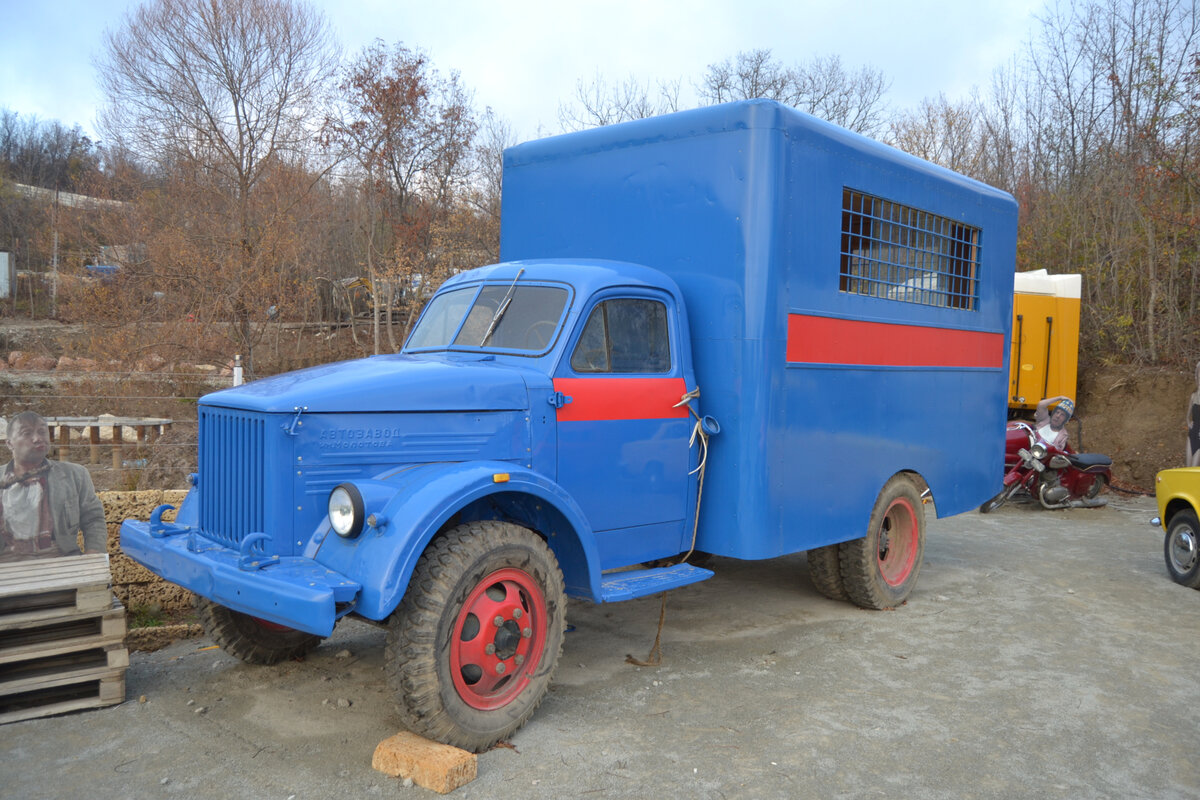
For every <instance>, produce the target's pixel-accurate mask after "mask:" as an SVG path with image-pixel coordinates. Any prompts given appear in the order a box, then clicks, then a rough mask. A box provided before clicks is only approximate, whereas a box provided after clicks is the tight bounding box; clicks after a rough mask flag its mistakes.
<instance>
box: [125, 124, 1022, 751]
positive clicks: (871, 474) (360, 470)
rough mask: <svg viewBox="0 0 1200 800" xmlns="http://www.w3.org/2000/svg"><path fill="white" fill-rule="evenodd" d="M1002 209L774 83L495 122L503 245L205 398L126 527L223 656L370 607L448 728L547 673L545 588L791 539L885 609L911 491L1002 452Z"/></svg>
mask: <svg viewBox="0 0 1200 800" xmlns="http://www.w3.org/2000/svg"><path fill="white" fill-rule="evenodd" d="M1016 219H1017V209H1016V203H1015V202H1014V201H1013V199H1012V198H1011V197H1010V196H1009V195H1007V194H1006V193H1004V192H1001V191H999V190H996V189H993V188H991V187H988V186H986V185H983V184H981V183H978V182H976V181H973V180H971V179H968V178H966V177H964V176H961V175H958V174H956V173H953V172H950V171H948V170H945V169H942V168H940V167H937V166H935V165H932V164H929V163H927V162H924V161H921V160H919V159H917V158H914V157H911V156H908V155H906V154H904V153H901V152H899V151H896V150H894V149H891V148H889V147H886V146H884V145H882V144H879V143H878V142H874V141H871V140H869V139H866V138H864V137H861V136H858V135H856V134H853V133H851V132H848V131H846V130H843V129H841V128H838V127H836V126H834V125H831V124H828V123H826V122H823V121H821V120H818V119H816V118H814V117H812V116H809V115H806V114H804V113H801V112H799V111H796V110H794V109H791V108H788V107H785V106H782V105H779V104H777V103H774V102H770V101H765V100H756V101H747V102H740V103H733V104H727V105H721V106H714V107H709V108H703V109H697V110H693V111H686V112H681V113H677V114H671V115H666V116H662V117H657V118H651V119H645V120H639V121H635V122H629V123H625V124H621V125H614V126H610V127H605V128H598V129H595V130H589V131H583V132H578V133H571V134H566V135H562V136H556V137H551V138H547V139H542V140H538V141H533V142H529V143H526V144H522V145H518V146H516V147H513V148H511V149H509V150H508V151H507V152H506V154H505V164H504V194H503V217H502V226H501V242H500V244H501V258H502V262H501V263H498V264H494V265H491V266H485V267H481V268H478V269H474V270H470V271H466V272H462V273H460V274H458V275H455V276H454V277H452V278H451V279H449V280H448V281H446V283H445V284H443V285H442V286H441V287H440V288H439V289H438V291H437V293H436V294H435V295H434V296H433V297H432V299H431V300H430V301H429V302H428V303H427V305H426V307H425V308H424V310H423V312H422V313H421V315H420V317H419V319H418V322H417V323H416V325H415V326H414V329H413V331H412V333H411V334H410V336H409V338H408V339H407V341H406V343H405V346H404V348H403V350H402V352H400V353H398V354H393V355H382V356H374V357H371V358H366V359H361V360H356V361H349V362H342V363H335V364H327V365H323V366H317V367H313V368H309V369H305V370H300V371H298V372H293V373H289V374H284V375H278V376H275V377H270V378H266V379H263V380H258V381H255V382H252V383H249V384H247V385H244V386H240V387H236V388H232V389H226V390H223V391H218V392H214V393H212V394H209V395H206V396H205V397H203V398H201V400H200V403H199V409H198V416H199V445H198V446H199V454H198V473H197V474H196V475H195V476H194V477H193V486H192V489H191V491H190V492H189V494H188V495H187V498H186V499H185V500H184V501H183V503H182V504H181V506H180V508H179V509H178V513H177V515H176V518H175V520H174V521H173V522H166V521H163V520H162V518H161V515H162V511H163V509H162V508H160V509H158V510H156V511H155V513H154V514H153V515H152V517H151V519H150V520H149V521H148V522H139V521H134V520H126V521H125V522H124V523H123V524H122V527H121V544H122V548H123V549H124V551H125V552H126V553H127V554H129V555H130V556H132V557H133V558H134V559H136V560H137V561H138V562H140V563H142V564H143V565H145V566H147V567H148V568H150V569H151V570H152V571H154V572H155V573H157V574H159V575H161V576H162V577H164V578H166V579H167V580H169V581H173V582H175V583H177V584H179V585H181V586H184V587H186V588H187V589H190V590H191V591H192V592H194V593H195V594H196V596H197V605H198V609H199V615H200V617H201V619H202V621H203V622H204V624H205V626H206V628H207V630H208V632H209V633H210V634H211V635H212V637H213V638H214V639H215V641H217V642H218V643H219V644H220V645H221V646H222V647H223V648H225V649H226V650H227V651H228V652H229V653H231V654H233V655H235V656H237V657H239V658H241V659H243V660H245V661H248V662H252V663H273V662H275V661H278V660H280V659H283V658H287V657H292V656H296V655H299V654H302V653H304V652H306V651H307V650H309V649H310V648H311V647H313V646H314V645H315V644H317V643H318V642H319V641H320V639H321V638H322V637H325V636H328V635H330V633H331V632H332V631H333V627H334V624H335V622H336V621H337V620H338V619H340V618H341V617H343V616H346V615H349V614H352V615H355V616H357V617H359V618H361V619H365V620H368V621H372V622H376V623H380V624H384V625H386V626H387V628H388V637H387V664H388V673H389V680H390V681H391V685H392V688H393V689H394V692H395V695H396V698H397V705H398V709H399V715H400V717H401V719H402V720H403V722H404V723H405V724H406V725H407V726H409V727H410V728H411V729H413V730H414V731H416V732H417V733H420V734H423V735H425V736H428V737H429V738H432V739H436V740H439V741H442V742H446V743H449V744H453V745H457V746H459V747H463V748H467V749H470V750H482V749H485V748H487V747H489V746H491V745H492V744H494V743H495V742H496V741H499V740H500V739H503V738H505V737H507V736H509V735H511V734H512V733H513V731H515V730H516V729H517V728H518V727H520V726H521V725H522V724H524V722H525V721H526V720H527V719H528V718H529V716H530V715H531V714H532V713H533V711H534V709H535V708H536V706H537V705H538V703H539V702H540V700H541V698H542V697H543V695H544V694H545V692H546V690H547V687H548V685H549V683H550V681H551V678H552V675H553V673H554V670H555V666H556V663H557V661H558V658H559V654H560V652H561V647H562V642H563V635H564V630H565V611H566V597H567V596H570V597H572V598H579V599H582V600H585V601H591V602H596V603H601V602H613V601H618V600H626V599H630V598H635V597H642V596H646V595H649V594H654V593H659V592H663V591H665V590H668V589H673V588H678V587H682V586H685V585H688V584H691V583H694V582H697V581H701V580H704V579H705V578H708V577H710V576H711V575H712V574H713V573H712V571H711V570H709V569H706V568H705V567H703V566H699V565H697V564H696V563H694V562H697V561H699V560H701V559H698V558H697V554H710V555H717V556H723V557H728V558H736V559H747V560H750V559H766V558H772V557H776V556H781V555H784V554H789V553H797V552H800V551H807V559H808V564H809V572H810V575H811V578H812V582H813V584H814V585H815V586H816V588H817V589H818V590H819V591H820V592H821V593H823V594H825V595H827V596H829V597H832V598H839V599H846V600H849V601H851V602H853V603H856V604H858V605H860V606H863V607H866V608H875V609H885V608H894V607H896V606H899V605H901V604H903V603H905V602H906V600H907V599H908V598H909V596H910V594H911V592H912V591H913V587H914V585H915V584H916V581H917V576H918V573H919V572H920V569H921V563H922V554H923V550H924V543H925V505H926V504H927V503H928V502H929V501H930V500H933V501H935V506H934V508H935V509H936V512H937V514H938V515H940V516H945V515H951V514H957V513H960V512H964V511H968V510H973V509H975V508H976V507H978V506H979V504H980V503H981V502H982V501H983V500H986V499H987V498H988V497H990V496H991V495H992V494H994V493H995V487H996V480H997V475H999V474H1000V473H1001V471H1002V467H1003V461H1004V436H1003V432H1004V426H1005V419H1006V412H1007V392H1008V363H1007V362H1008V349H1009V348H1008V342H1009V336H1010V326H1011V313H1012V285H1013V270H1014V264H1015V250H1016ZM709 563H710V564H711V563H713V562H709ZM716 563H719V562H716Z"/></svg>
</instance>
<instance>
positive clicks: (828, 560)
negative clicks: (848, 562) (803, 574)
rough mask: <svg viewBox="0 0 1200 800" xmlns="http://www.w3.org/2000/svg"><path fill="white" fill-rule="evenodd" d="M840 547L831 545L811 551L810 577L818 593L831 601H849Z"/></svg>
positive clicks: (809, 553)
mask: <svg viewBox="0 0 1200 800" xmlns="http://www.w3.org/2000/svg"><path fill="white" fill-rule="evenodd" d="M838 549H839V545H836V544H831V545H826V546H825V547H818V548H816V549H815V550H809V551H808V553H806V555H807V556H808V577H809V578H811V579H812V582H813V586H815V587H816V589H817V591H818V592H820V593H821V594H823V595H825V596H826V597H828V598H829V599H830V600H849V599H850V596H849V595H848V594H846V584H845V583H844V582H843V581H842V566H841V563H840V560H839V558H838Z"/></svg>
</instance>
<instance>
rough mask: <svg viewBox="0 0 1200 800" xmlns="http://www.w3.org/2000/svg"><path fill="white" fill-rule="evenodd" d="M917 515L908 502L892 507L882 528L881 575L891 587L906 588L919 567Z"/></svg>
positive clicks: (899, 501)
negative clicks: (914, 571)
mask: <svg viewBox="0 0 1200 800" xmlns="http://www.w3.org/2000/svg"><path fill="white" fill-rule="evenodd" d="M917 538H918V536H917V513H916V511H915V510H913V507H912V503H910V502H909V501H908V500H907V499H906V498H903V497H897V498H896V499H895V500H893V501H892V504H891V505H889V506H888V509H887V513H886V514H884V515H883V522H881V523H880V525H879V554H878V555H879V574H880V576H881V577H882V578H883V580H884V583H886V584H887V585H888V586H902V585H903V584H904V582H905V581H906V580H908V578H909V576H910V575H912V571H913V566H914V565H915V564H916V563H917Z"/></svg>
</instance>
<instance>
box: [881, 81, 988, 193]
mask: <svg viewBox="0 0 1200 800" xmlns="http://www.w3.org/2000/svg"><path fill="white" fill-rule="evenodd" d="M891 143H892V144H894V145H895V146H896V147H898V148H900V149H901V150H904V151H905V152H908V153H912V154H913V155H915V156H918V157H920V158H923V159H925V160H926V161H932V162H933V163H935V164H941V165H942V166H943V167H947V168H949V169H952V170H954V171H955V172H961V173H963V174H964V175H971V176H978V174H979V171H980V167H981V166H982V165H981V157H982V154H983V151H984V148H983V131H982V129H981V124H980V115H979V113H978V103H976V102H975V101H973V100H968V101H964V102H960V103H952V102H950V101H949V100H947V99H946V96H945V95H938V97H937V99H936V100H928V99H927V100H925V101H924V102H922V103H921V104H920V106H918V107H917V109H916V110H915V111H911V112H908V113H904V114H901V115H900V116H899V117H897V118H896V119H895V120H894V121H893V122H892V124H891Z"/></svg>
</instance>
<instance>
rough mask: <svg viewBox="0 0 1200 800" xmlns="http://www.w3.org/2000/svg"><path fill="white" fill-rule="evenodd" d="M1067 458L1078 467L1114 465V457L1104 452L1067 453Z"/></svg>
mask: <svg viewBox="0 0 1200 800" xmlns="http://www.w3.org/2000/svg"><path fill="white" fill-rule="evenodd" d="M1067 460H1068V461H1070V462H1071V464H1072V465H1073V466H1074V467H1075V468H1076V469H1088V468H1089V467H1111V466H1112V459H1111V458H1109V457H1108V456H1106V455H1104V454H1102V453H1070V454H1069V455H1067Z"/></svg>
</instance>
